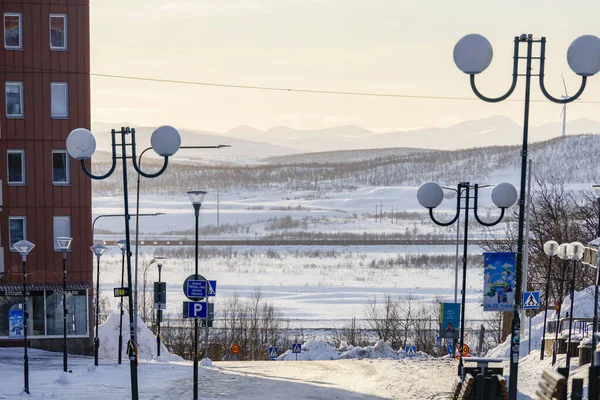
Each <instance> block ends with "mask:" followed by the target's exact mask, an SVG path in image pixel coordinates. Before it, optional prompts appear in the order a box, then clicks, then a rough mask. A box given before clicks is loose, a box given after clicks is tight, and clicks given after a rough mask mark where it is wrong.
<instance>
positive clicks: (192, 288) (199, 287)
mask: <svg viewBox="0 0 600 400" xmlns="http://www.w3.org/2000/svg"><path fill="white" fill-rule="evenodd" d="M186 296H187V297H198V298H200V297H206V281H196V280H191V279H190V280H189V281H187V292H186Z"/></svg>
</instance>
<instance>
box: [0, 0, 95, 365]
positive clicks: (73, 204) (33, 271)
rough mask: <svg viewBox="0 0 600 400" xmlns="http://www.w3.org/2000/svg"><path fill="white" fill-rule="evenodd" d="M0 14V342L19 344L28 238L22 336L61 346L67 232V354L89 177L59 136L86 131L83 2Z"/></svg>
mask: <svg viewBox="0 0 600 400" xmlns="http://www.w3.org/2000/svg"><path fill="white" fill-rule="evenodd" d="M0 15H1V16H2V21H3V28H2V40H3V45H2V46H1V48H0V88H2V90H3V92H4V93H2V95H0V166H1V167H0V180H1V185H0V189H1V197H0V200H1V209H0V246H1V248H0V347H2V346H22V345H23V339H22V332H19V329H18V327H19V321H18V318H19V317H22V303H23V273H22V272H23V271H22V266H21V257H20V256H19V254H18V253H16V252H15V251H14V248H12V244H14V243H15V242H17V241H18V240H21V239H27V240H29V241H30V242H32V243H34V244H35V245H36V246H35V248H34V249H33V250H32V251H31V253H30V254H29V256H28V257H27V269H28V275H27V281H28V286H27V293H26V298H27V310H28V314H29V317H28V322H27V326H28V332H27V334H28V339H30V340H31V342H30V344H31V346H33V347H38V348H43V349H51V350H61V349H62V335H63V324H62V318H63V311H62V303H61V302H62V270H63V268H62V255H61V252H60V251H59V250H57V248H56V237H60V236H70V237H72V238H73V243H72V248H71V251H70V252H69V253H68V255H67V271H68V272H67V283H68V285H67V307H68V312H67V316H68V329H67V330H68V338H70V339H69V351H70V352H76V353H86V354H88V353H90V352H91V350H92V348H93V344H92V339H91V338H92V337H93V332H92V320H93V318H90V316H91V315H92V312H91V310H92V309H93V306H92V299H93V296H92V294H93V291H92V286H93V274H92V269H93V260H92V253H91V252H90V250H89V246H90V245H91V243H92V237H91V224H92V223H91V218H92V213H91V212H92V210H91V206H92V197H91V196H92V193H91V181H90V179H89V178H88V177H86V176H85V174H84V173H83V171H82V170H81V166H80V165H79V164H78V163H77V162H74V160H71V159H69V156H68V155H67V152H66V146H65V140H66V138H67V135H68V134H69V132H70V131H71V130H73V129H75V128H87V129H90V75H89V72H90V41H89V0H1V3H0ZM19 310H21V311H19Z"/></svg>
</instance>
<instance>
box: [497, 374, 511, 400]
mask: <svg viewBox="0 0 600 400" xmlns="http://www.w3.org/2000/svg"><path fill="white" fill-rule="evenodd" d="M494 376H495V377H496V379H498V386H499V388H500V394H501V396H502V398H503V399H504V400H508V387H507V385H506V378H504V377H503V376H502V375H494Z"/></svg>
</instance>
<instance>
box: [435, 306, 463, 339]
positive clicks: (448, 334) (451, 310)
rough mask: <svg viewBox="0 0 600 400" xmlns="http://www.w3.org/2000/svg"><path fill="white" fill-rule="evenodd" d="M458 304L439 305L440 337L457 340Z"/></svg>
mask: <svg viewBox="0 0 600 400" xmlns="http://www.w3.org/2000/svg"><path fill="white" fill-rule="evenodd" d="M459 331H460V303H440V337H442V338H447V339H448V338H452V339H458V334H459Z"/></svg>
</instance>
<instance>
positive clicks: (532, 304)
mask: <svg viewBox="0 0 600 400" xmlns="http://www.w3.org/2000/svg"><path fill="white" fill-rule="evenodd" d="M538 308H540V292H523V309H524V310H535V309H538Z"/></svg>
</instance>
